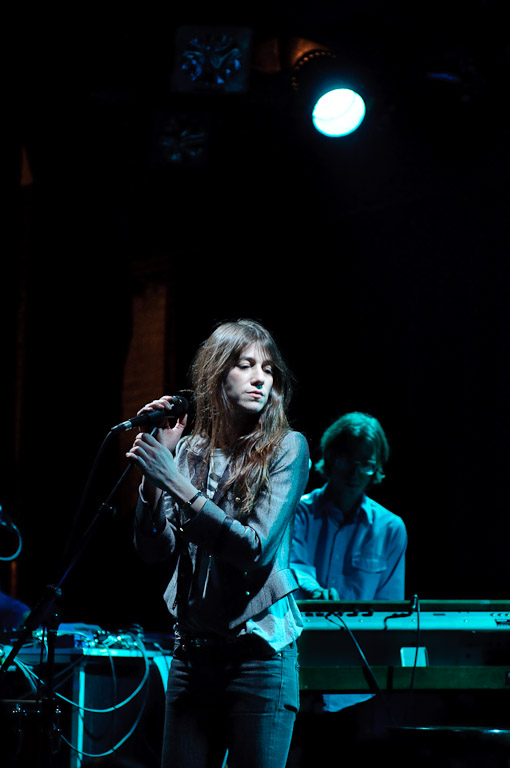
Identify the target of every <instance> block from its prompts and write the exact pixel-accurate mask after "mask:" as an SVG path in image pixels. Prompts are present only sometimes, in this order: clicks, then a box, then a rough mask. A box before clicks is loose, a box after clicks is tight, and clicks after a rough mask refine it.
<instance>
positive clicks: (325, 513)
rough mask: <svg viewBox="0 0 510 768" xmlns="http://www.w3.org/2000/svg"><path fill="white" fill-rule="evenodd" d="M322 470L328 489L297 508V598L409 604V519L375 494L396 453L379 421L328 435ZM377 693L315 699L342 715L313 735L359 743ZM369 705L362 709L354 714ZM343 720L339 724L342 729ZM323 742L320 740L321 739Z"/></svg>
mask: <svg viewBox="0 0 510 768" xmlns="http://www.w3.org/2000/svg"><path fill="white" fill-rule="evenodd" d="M320 447H321V459H320V461H319V462H318V464H317V465H316V469H317V470H318V471H319V472H320V473H321V474H322V475H323V477H324V478H325V481H326V482H325V484H324V485H323V486H322V487H321V488H317V489H315V490H312V491H311V492H310V493H307V494H306V495H305V496H303V497H302V498H301V500H300V502H299V504H298V506H297V511H296V517H295V525H294V535H293V541H292V549H291V556H290V560H291V568H292V570H293V572H294V574H295V576H296V578H297V581H298V584H299V587H300V589H299V591H298V592H297V593H295V596H296V598H297V599H312V600H323V599H324V600H328V599H329V600H403V599H404V576H405V552H406V546H407V532H406V528H405V524H404V522H403V520H402V519H401V518H400V517H398V516H397V515H395V514H393V513H392V512H390V511H389V510H387V509H385V508H384V507H383V506H381V504H379V503H377V502H376V501H374V500H373V499H372V498H370V497H369V496H368V495H367V494H368V493H369V492H370V490H371V489H372V488H373V487H374V486H375V485H376V484H378V483H380V482H381V481H382V479H383V478H384V476H385V475H384V465H385V463H386V461H387V460H388V455H389V446H388V441H387V439H386V435H385V433H384V431H383V429H382V426H381V424H380V423H379V421H378V420H377V419H376V418H375V417H373V416H371V415H370V414H366V413H358V412H353V413H347V414H345V415H344V416H342V417H341V418H339V419H338V420H337V421H335V422H334V423H333V424H331V426H330V427H328V429H326V431H325V432H324V434H323V436H322V438H321V443H320ZM370 699H372V695H371V694H350V693H347V694H324V695H321V696H319V697H317V696H314V695H307V696H304V697H303V701H302V712H303V715H302V718H301V719H302V721H303V722H304V721H305V720H306V718H307V710H308V711H309V712H310V710H314V711H315V712H316V713H317V712H322V713H325V714H326V715H327V714H328V713H341V719H340V721H338V717H336V716H335V717H333V718H331V717H329V716H327V717H322V716H321V717H319V718H317V717H315V718H314V723H313V726H312V728H313V731H314V734H315V737H316V736H317V729H318V728H320V729H321V731H322V730H323V729H324V731H325V737H326V738H327V734H328V733H330V734H331V736H332V738H335V734H336V735H338V727H339V726H340V725H341V723H343V725H344V726H345V728H344V727H342V730H347V731H348V733H349V735H350V737H352V738H353V739H355V738H356V734H358V733H359V732H360V728H361V729H362V728H363V727H364V726H365V725H366V722H367V719H370V717H371V715H369V714H368V711H369V710H370V709H372V708H374V707H373V702H369V700H370ZM361 702H367V703H366V704H364V705H363V706H362V707H359V706H356V707H354V710H356V711H355V712H354V711H351V710H349V711H348V712H346V711H345V710H346V709H347V708H351V707H353V705H359V704H360V703H361ZM337 721H338V722H337ZM314 741H315V743H317V742H316V739H314Z"/></svg>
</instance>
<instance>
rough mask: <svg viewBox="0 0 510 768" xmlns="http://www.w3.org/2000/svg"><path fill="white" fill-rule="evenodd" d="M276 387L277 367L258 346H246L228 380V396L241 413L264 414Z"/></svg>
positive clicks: (226, 391)
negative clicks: (274, 380)
mask: <svg viewBox="0 0 510 768" xmlns="http://www.w3.org/2000/svg"><path fill="white" fill-rule="evenodd" d="M272 386H273V364H272V361H271V360H270V359H268V358H267V356H266V354H265V352H264V350H263V349H262V347H260V346H259V345H258V344H250V345H249V346H247V347H245V348H244V349H243V351H242V352H241V355H240V357H239V359H238V361H237V363H236V365H235V366H234V367H233V368H231V369H230V371H229V372H228V374H227V377H226V379H225V383H224V388H225V394H226V395H227V397H228V399H229V400H230V402H231V403H232V405H233V406H234V409H235V410H236V411H237V412H238V413H239V414H244V415H248V414H257V413H260V412H261V411H262V410H263V408H264V406H265V405H266V403H267V401H268V398H269V394H270V392H271V389H272Z"/></svg>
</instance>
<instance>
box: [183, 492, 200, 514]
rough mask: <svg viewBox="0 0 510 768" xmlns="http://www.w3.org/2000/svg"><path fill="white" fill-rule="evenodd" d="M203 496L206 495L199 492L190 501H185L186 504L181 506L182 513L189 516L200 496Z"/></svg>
mask: <svg viewBox="0 0 510 768" xmlns="http://www.w3.org/2000/svg"><path fill="white" fill-rule="evenodd" d="M203 495H204V494H203V493H202V491H197V492H196V494H195V495H194V496H193V498H192V499H190V500H189V501H185V502H184V504H181V512H184V514H185V515H188V514H189V512H190V511H191V507H192V506H193V504H194V503H195V501H196V500H197V499H198V498H200V496H203Z"/></svg>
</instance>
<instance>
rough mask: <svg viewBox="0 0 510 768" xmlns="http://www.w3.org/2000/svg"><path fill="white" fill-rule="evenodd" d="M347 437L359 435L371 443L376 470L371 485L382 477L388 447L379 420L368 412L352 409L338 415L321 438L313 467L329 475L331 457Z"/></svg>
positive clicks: (340, 449)
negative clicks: (316, 459) (318, 452)
mask: <svg viewBox="0 0 510 768" xmlns="http://www.w3.org/2000/svg"><path fill="white" fill-rule="evenodd" d="M349 437H361V438H364V439H365V440H368V441H369V442H371V443H372V445H373V446H374V449H375V460H376V470H375V473H374V476H373V479H372V485H375V484H376V483H380V482H381V480H382V479H383V478H384V471H383V467H384V464H385V463H386V462H387V461H388V457H389V455H390V447H389V445H388V440H387V439H386V435H385V434H384V430H383V428H382V427H381V424H380V423H379V421H378V420H377V419H376V418H375V416H371V415H370V414H369V413H361V412H359V411H353V412H352V413H346V414H344V415H343V416H340V418H339V419H337V420H336V421H334V422H333V424H331V425H330V426H329V427H328V428H327V429H326V430H325V432H324V434H323V435H322V438H321V443H320V447H321V459H320V460H319V461H318V462H317V464H316V465H315V469H316V470H317V471H318V472H320V473H321V474H322V475H323V476H324V477H326V478H327V477H329V474H330V469H331V459H332V457H333V456H335V455H338V454H340V453H341V452H342V450H343V449H344V447H345V445H346V440H347V439H348V438H349Z"/></svg>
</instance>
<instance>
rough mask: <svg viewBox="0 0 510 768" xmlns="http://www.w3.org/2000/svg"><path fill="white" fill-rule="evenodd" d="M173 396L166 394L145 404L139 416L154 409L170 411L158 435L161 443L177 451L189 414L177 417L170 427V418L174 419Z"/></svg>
mask: <svg viewBox="0 0 510 768" xmlns="http://www.w3.org/2000/svg"><path fill="white" fill-rule="evenodd" d="M171 410H172V397H171V396H170V395H164V396H163V397H160V398H159V399H158V400H152V402H150V403H147V405H144V407H143V408H140V410H139V411H138V413H137V416H141V415H142V414H144V413H152V412H153V411H168V419H166V420H165V421H163V423H162V426H161V427H160V428H159V429H158V431H157V433H156V437H157V439H158V441H159V442H160V443H162V444H163V445H164V446H166V448H168V450H169V451H171V452H172V453H173V452H174V451H175V446H176V445H177V443H178V442H179V440H180V438H181V435H182V433H183V431H184V427H185V426H186V421H187V418H188V417H187V415H186V414H184V416H180V417H179V418H178V419H177V422H176V424H175V425H174V426H173V427H170V424H169V419H172V420H173V419H174V418H175V417H174V416H173V415H172V412H171Z"/></svg>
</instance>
